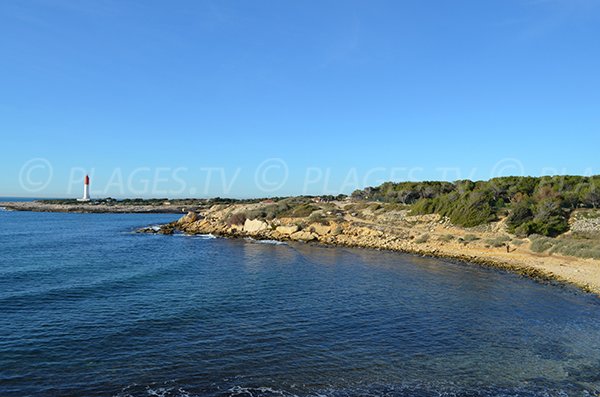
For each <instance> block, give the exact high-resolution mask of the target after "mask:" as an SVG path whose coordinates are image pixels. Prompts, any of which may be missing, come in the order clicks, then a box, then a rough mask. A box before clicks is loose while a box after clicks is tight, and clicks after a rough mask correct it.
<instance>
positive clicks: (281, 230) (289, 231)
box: [275, 225, 299, 234]
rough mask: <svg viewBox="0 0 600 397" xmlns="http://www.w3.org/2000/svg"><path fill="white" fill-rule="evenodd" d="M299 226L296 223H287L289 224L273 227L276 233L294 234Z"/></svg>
mask: <svg viewBox="0 0 600 397" xmlns="http://www.w3.org/2000/svg"><path fill="white" fill-rule="evenodd" d="M298 229H299V227H298V226H297V225H289V226H277V228H276V229H275V230H276V231H277V232H278V233H281V234H294V233H296V232H297V231H298Z"/></svg>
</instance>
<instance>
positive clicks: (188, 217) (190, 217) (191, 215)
mask: <svg viewBox="0 0 600 397" xmlns="http://www.w3.org/2000/svg"><path fill="white" fill-rule="evenodd" d="M197 220H198V214H197V213H195V212H194V211H190V212H188V213H187V214H185V215H184V216H182V217H181V218H180V219H179V220H178V221H177V224H178V225H183V224H186V223H192V222H195V221H197Z"/></svg>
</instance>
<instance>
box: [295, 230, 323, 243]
mask: <svg viewBox="0 0 600 397" xmlns="http://www.w3.org/2000/svg"><path fill="white" fill-rule="evenodd" d="M290 238H291V239H292V240H296V241H313V240H316V239H317V238H318V236H317V235H316V234H315V233H311V232H307V231H300V232H296V233H293V234H292V235H290Z"/></svg>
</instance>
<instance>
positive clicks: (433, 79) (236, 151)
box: [0, 0, 600, 197]
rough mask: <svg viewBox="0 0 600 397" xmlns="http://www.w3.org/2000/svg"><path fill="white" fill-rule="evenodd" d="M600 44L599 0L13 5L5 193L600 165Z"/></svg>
mask: <svg viewBox="0 0 600 397" xmlns="http://www.w3.org/2000/svg"><path fill="white" fill-rule="evenodd" d="M599 43H600V2H599V1H596V0H496V1H481V0H471V1H446V0H439V1H395V0H391V1H322V0H319V1H260V0H256V1H228V2H225V1H195V0H194V1H183V0H179V1H147V0H139V1H125V0H114V1H101V0H98V1H72V0H44V1H32V0H4V1H2V2H0V53H1V54H2V55H1V56H0V145H1V149H2V152H1V154H2V156H1V157H0V167H1V169H2V172H1V173H0V196H41V197H64V196H74V197H75V196H77V195H79V194H80V190H81V187H80V183H79V182H78V181H79V180H80V178H81V176H80V174H81V173H83V172H86V171H87V172H89V173H90V175H91V176H92V194H94V195H96V196H109V195H110V196H117V197H124V196H148V197H150V196H160V197H162V196H170V197H175V196H215V195H219V196H237V197H248V196H266V195H271V194H279V195H286V194H300V193H312V194H322V193H334V192H339V191H343V192H346V193H349V192H351V191H352V190H353V188H356V187H362V185H363V184H371V185H372V184H376V183H378V182H381V180H385V179H390V178H392V179H395V180H405V179H411V180H425V179H448V180H454V179H459V178H467V177H470V178H475V179H488V178H489V177H490V176H495V175H504V174H531V175H539V174H548V173H560V174H562V173H571V174H590V173H594V174H600V164H599V163H598V158H599V157H598V152H599V149H600V72H599V71H600V44H599ZM261 164H263V166H262V168H261V167H259V166H260V165H261ZM28 167H29V168H28ZM207 168H210V169H212V171H210V170H207ZM209 174H210V175H212V176H211V178H212V179H210V178H208V175H209ZM307 178H308V179H307Z"/></svg>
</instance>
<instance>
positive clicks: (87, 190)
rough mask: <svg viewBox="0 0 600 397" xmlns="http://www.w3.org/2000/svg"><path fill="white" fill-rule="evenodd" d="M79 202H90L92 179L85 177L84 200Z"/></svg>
mask: <svg viewBox="0 0 600 397" xmlns="http://www.w3.org/2000/svg"><path fill="white" fill-rule="evenodd" d="M77 201H90V177H89V176H87V175H86V176H85V181H84V183H83V198H80V199H78V200H77Z"/></svg>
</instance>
